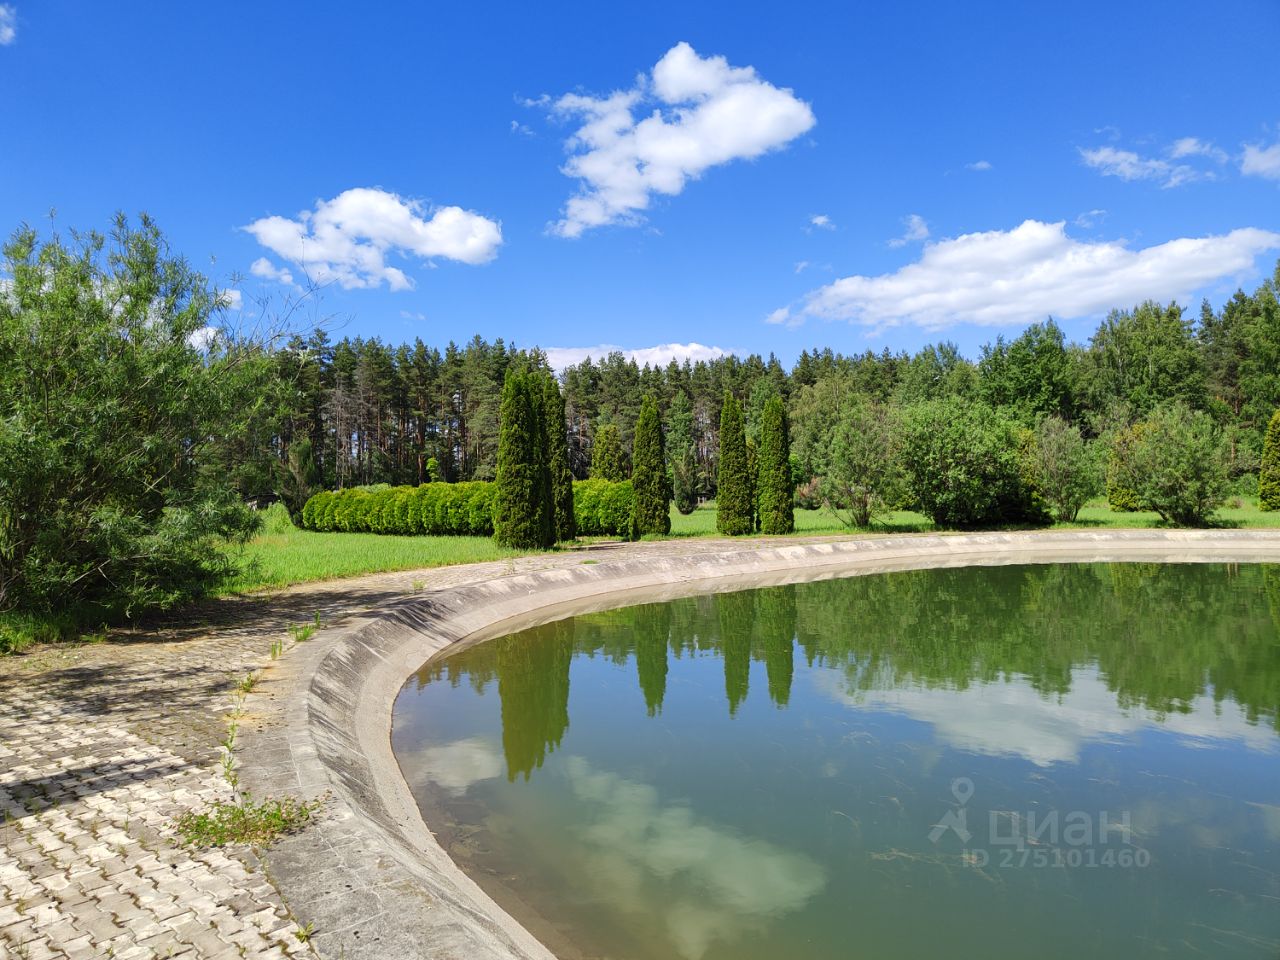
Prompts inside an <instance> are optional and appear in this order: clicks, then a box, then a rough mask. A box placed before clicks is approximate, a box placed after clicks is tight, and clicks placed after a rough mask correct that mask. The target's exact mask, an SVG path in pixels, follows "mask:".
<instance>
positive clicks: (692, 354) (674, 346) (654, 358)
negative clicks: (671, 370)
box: [546, 343, 732, 370]
mask: <svg viewBox="0 0 1280 960" xmlns="http://www.w3.org/2000/svg"><path fill="white" fill-rule="evenodd" d="M731 352H732V351H729V350H725V349H723V348H722V347H708V346H705V345H704V344H701V343H660V344H658V345H657V346H655V347H637V348H635V349H631V350H628V349H624V348H623V347H619V346H617V345H616V344H612V343H600V344H597V345H596V346H594V347H548V348H547V351H546V354H547V363H549V364H551V368H552V369H553V370H563V369H564V368H565V367H572V366H574V365H575V364H579V363H581V362H582V361H583V360H585V359H587V357H591V358H592V359H594V360H601V359H603V358H604V357H607V356H609V354H611V353H621V354H622V355H623V356H625V357H626V358H627V359H628V360H634V361H635V362H636V363H638V364H639V365H640V366H642V367H643V366H644V365H645V364H646V363H647V364H648V365H649V366H651V367H665V366H666V365H667V364H669V363H670V362H671V361H672V360H678V361H680V362H682V363H683V362H684V361H685V360H690V361H692V362H694V363H697V362H698V361H699V360H717V359H719V358H720V357H727V356H728V355H729V354H730V353H731Z"/></svg>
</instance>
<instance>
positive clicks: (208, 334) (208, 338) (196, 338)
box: [187, 327, 221, 353]
mask: <svg viewBox="0 0 1280 960" xmlns="http://www.w3.org/2000/svg"><path fill="white" fill-rule="evenodd" d="M220 333H221V331H219V330H218V328H217V327H201V328H200V329H199V330H196V331H194V332H193V333H192V334H191V335H190V336H189V337H187V346H189V347H191V348H192V349H193V350H199V351H200V352H201V353H204V352H205V351H206V350H208V349H209V348H210V347H212V346H213V345H214V343H216V342H217V339H218V336H219V334H220Z"/></svg>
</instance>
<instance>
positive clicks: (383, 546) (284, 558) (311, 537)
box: [222, 530, 522, 593]
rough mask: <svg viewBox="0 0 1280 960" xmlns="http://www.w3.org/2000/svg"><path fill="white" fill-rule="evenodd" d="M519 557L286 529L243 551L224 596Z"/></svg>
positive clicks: (456, 544)
mask: <svg viewBox="0 0 1280 960" xmlns="http://www.w3.org/2000/svg"><path fill="white" fill-rule="evenodd" d="M521 555H522V551H520V550H509V549H507V548H506V547H500V546H498V545H497V544H496V543H494V542H493V540H492V539H490V538H489V537H392V536H381V535H379V534H376V533H313V532H311V531H308V530H286V531H276V532H271V533H266V534H263V535H262V536H259V537H256V538H255V539H254V540H253V541H252V542H251V543H249V544H248V545H247V546H246V547H244V549H243V553H242V556H243V558H244V559H245V560H246V561H247V565H246V569H245V571H244V572H243V573H242V574H241V575H240V576H238V577H236V578H235V579H234V580H231V581H229V582H228V583H227V584H226V585H225V587H224V589H223V591H222V592H223V593H242V592H247V591H250V590H259V589H262V588H263V587H285V586H288V585H289V584H293V583H306V582H308V581H311V580H331V579H334V578H337V577H354V576H359V575H360V574H362V573H384V572H388V571H392V570H416V569H419V568H425V567H446V566H450V565H452V564H458V563H479V562H481V561H484V560H505V559H507V558H508V557H518V556H521Z"/></svg>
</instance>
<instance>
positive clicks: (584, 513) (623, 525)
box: [573, 480, 635, 537]
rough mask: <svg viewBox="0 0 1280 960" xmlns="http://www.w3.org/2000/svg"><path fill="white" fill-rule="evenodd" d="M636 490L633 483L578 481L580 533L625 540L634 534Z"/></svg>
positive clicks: (576, 507)
mask: <svg viewBox="0 0 1280 960" xmlns="http://www.w3.org/2000/svg"><path fill="white" fill-rule="evenodd" d="M634 501H635V491H634V490H633V489H632V486H631V481H630V480H621V481H619V482H617V483H613V482H611V481H609V480H575V481H574V483H573V513H574V522H575V524H576V525H577V528H578V534H579V535H580V536H585V537H626V536H629V535H630V533H631V513H632V509H633V503H634Z"/></svg>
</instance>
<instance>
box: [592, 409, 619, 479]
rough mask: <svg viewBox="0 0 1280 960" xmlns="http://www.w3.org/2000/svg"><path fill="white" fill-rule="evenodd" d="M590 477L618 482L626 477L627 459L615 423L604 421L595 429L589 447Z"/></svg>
mask: <svg viewBox="0 0 1280 960" xmlns="http://www.w3.org/2000/svg"><path fill="white" fill-rule="evenodd" d="M591 479H593V480H608V481H610V482H612V483H619V482H621V481H623V480H626V479H627V461H626V456H625V455H624V454H623V452H622V439H621V437H620V436H619V434H618V428H617V426H616V425H615V424H612V423H605V424H601V425H600V429H599V430H597V431H596V439H595V444H594V445H593V446H592V448H591Z"/></svg>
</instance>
